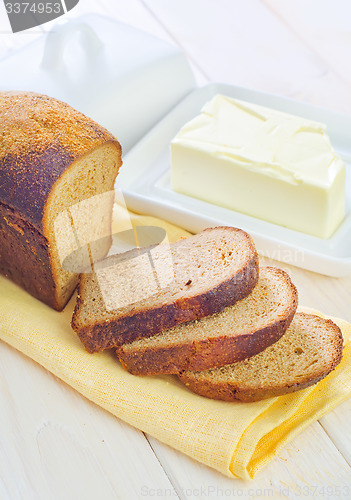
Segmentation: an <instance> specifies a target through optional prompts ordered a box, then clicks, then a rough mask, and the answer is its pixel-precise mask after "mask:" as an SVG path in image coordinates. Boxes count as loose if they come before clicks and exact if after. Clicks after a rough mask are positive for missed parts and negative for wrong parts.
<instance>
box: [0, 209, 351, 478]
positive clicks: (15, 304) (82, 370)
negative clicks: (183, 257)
mask: <svg viewBox="0 0 351 500" xmlns="http://www.w3.org/2000/svg"><path fill="white" fill-rule="evenodd" d="M115 213H116V214H117V209H116V210H115ZM118 215H119V216H120V211H118ZM129 216H130V214H129ZM131 221H132V225H133V226H140V225H153V226H158V227H162V228H164V229H165V230H166V231H167V234H168V239H169V240H170V241H174V240H176V239H179V238H180V237H182V236H187V235H188V233H186V232H185V231H183V230H182V229H180V228H177V227H175V226H172V225H171V224H168V223H166V222H164V221H160V220H159V219H155V218H152V217H145V216H136V215H132V218H131ZM74 302H75V297H73V298H72V300H71V301H70V303H69V304H68V305H67V307H66V308H65V309H64V311H62V312H56V311H54V310H52V309H50V308H49V307H48V306H46V305H45V304H42V303H41V302H39V301H38V300H36V299H35V298H33V297H31V296H30V295H29V294H27V293H26V292H25V291H23V290H22V289H20V288H19V287H17V286H16V285H14V284H13V283H11V282H10V281H8V280H6V279H5V278H3V277H0V338H1V339H2V340H4V341H5V342H7V343H8V344H10V345H11V346H13V347H14V348H16V349H18V350H19V351H21V352H23V353H24V354H26V355H27V356H29V357H30V358H32V359H33V360H35V361H36V362H38V363H40V364H41V365H42V366H43V367H45V368H46V369H47V370H49V371H50V372H51V373H53V374H54V375H56V376H57V377H59V378H60V379H61V380H63V381H64V382H66V383H68V384H69V385H70V386H72V387H73V388H74V389H76V390H77V391H79V392H80V393H81V394H82V395H83V396H85V397H87V398H88V399H90V400H91V401H93V402H94V403H96V404H98V405H99V406H101V407H103V408H105V409H106V410H108V411H109V412H111V413H112V414H114V415H115V416H116V417H118V418H121V419H122V420H124V421H125V422H128V423H129V424H131V425H133V426H135V427H137V428H138V429H140V430H142V431H144V432H146V433H149V434H151V435H152V436H154V437H156V438H157V439H159V440H160V441H163V442H164V443H167V444H168V445H170V446H172V447H174V448H176V449H178V450H180V451H182V452H183V453H186V454H187V455H189V456H190V457H192V458H194V459H195V460H198V461H200V462H202V463H204V464H206V465H208V466H210V467H213V468H214V469H217V470H218V471H220V472H222V473H223V474H225V475H227V476H231V477H240V478H246V479H248V478H253V477H254V475H255V474H256V473H257V472H258V471H259V470H261V469H262V467H264V466H265V465H266V464H267V463H268V462H270V461H271V460H272V459H273V458H274V457H275V456H276V455H277V453H278V452H279V451H280V450H281V449H282V447H283V446H284V445H286V443H287V442H288V441H290V440H291V439H292V438H293V437H294V436H296V435H297V434H298V433H299V432H301V431H302V430H303V429H304V428H305V427H307V426H308V425H309V424H310V423H311V422H313V421H315V420H317V419H319V418H320V417H322V416H323V415H324V414H325V413H326V412H328V411H330V410H331V409H333V408H334V407H335V406H337V405H338V404H339V403H341V402H342V401H344V400H345V399H347V398H348V397H350V395H351V344H350V342H349V339H350V336H351V325H350V324H348V323H347V322H345V321H343V320H340V319H335V318H331V319H333V321H335V322H336V323H337V324H338V325H339V326H340V328H341V330H342V332H343V335H344V339H345V348H344V355H343V359H342V361H341V363H340V365H339V366H338V367H337V368H336V369H335V370H334V371H333V372H332V373H331V374H329V375H328V376H327V377H326V378H325V379H324V380H322V381H321V382H319V383H318V384H317V385H315V386H312V387H310V388H307V389H304V390H302V391H299V392H296V393H293V394H289V395H286V396H280V397H275V398H271V399H267V400H264V401H259V402H256V403H241V402H234V403H227V402H223V401H214V400H210V399H207V398H204V397H202V396H198V395H196V394H193V393H192V392H190V391H189V390H188V389H187V388H186V387H185V386H184V385H183V384H181V383H180V382H179V380H178V379H177V377H175V376H159V377H137V376H133V375H131V374H129V373H128V372H126V371H125V370H123V369H122V367H121V365H120V364H119V362H118V361H117V360H116V358H115V357H114V355H113V354H111V353H110V352H102V353H98V354H89V353H88V352H86V351H85V349H84V347H83V345H82V344H81V342H80V341H79V339H78V337H77V336H76V335H75V333H74V332H73V331H72V329H71V327H70V320H71V316H72V313H73V308H74ZM309 311H310V310H309ZM313 312H315V311H313ZM315 313H316V312H315ZM317 314H319V315H320V316H322V317H325V316H324V315H322V314H321V313H317Z"/></svg>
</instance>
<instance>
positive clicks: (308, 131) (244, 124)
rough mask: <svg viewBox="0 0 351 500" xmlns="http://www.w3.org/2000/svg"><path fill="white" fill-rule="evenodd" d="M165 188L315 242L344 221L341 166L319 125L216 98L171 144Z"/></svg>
mask: <svg viewBox="0 0 351 500" xmlns="http://www.w3.org/2000/svg"><path fill="white" fill-rule="evenodd" d="M171 163H172V167H171V178H172V189H173V190H175V191H177V192H180V193H183V194H186V195H189V196H192V197H196V198H199V199H201V200H205V201H207V202H210V203H214V204H216V205H220V206H222V207H226V208H230V209H232V210H236V211H239V212H243V213H245V214H248V215H251V216H254V217H258V218H260V219H263V220H266V221H269V222H272V223H275V224H279V225H281V226H285V227H287V228H290V229H294V230H296V231H300V232H303V233H307V234H310V235H313V236H317V237H319V238H329V237H330V236H331V235H332V234H333V232H334V231H335V230H336V229H337V227H338V226H339V225H340V223H341V222H342V220H343V218H344V215H345V166H344V164H343V162H342V160H341V159H340V157H339V156H338V155H337V153H336V152H335V150H334V148H333V146H332V144H331V142H330V139H329V137H328V134H327V130H326V127H325V126H324V125H323V124H321V123H317V122H314V121H311V120H308V119H305V118H301V117H298V116H294V115H290V114H287V113H283V112H280V111H276V110H273V109H269V108H265V107H263V106H258V105H255V104H250V103H248V102H244V101H239V100H236V99H232V98H229V97H225V96H222V95H217V96H215V97H214V98H213V99H212V100H211V101H210V102H208V103H206V104H205V106H204V107H203V109H202V112H201V114H200V115H199V116H197V117H195V118H194V119H192V120H191V121H190V122H188V123H187V124H186V125H185V126H184V127H183V128H182V129H181V130H180V131H179V133H178V134H177V135H176V137H175V138H174V140H173V141H172V143H171Z"/></svg>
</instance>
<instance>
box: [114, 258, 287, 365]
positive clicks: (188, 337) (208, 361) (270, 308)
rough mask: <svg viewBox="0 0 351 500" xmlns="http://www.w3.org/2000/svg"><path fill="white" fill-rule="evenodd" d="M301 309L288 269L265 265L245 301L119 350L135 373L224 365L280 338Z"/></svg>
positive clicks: (121, 358) (261, 348) (121, 356)
mask: <svg viewBox="0 0 351 500" xmlns="http://www.w3.org/2000/svg"><path fill="white" fill-rule="evenodd" d="M296 308H297V291H296V288H295V286H294V285H293V283H292V282H291V280H290V278H289V276H288V274H287V273H285V272H284V271H283V270H281V269H278V268H273V267H266V268H262V269H260V277H259V280H258V283H257V285H256V287H255V288H254V290H253V291H252V292H251V294H250V295H249V296H248V297H246V298H244V299H243V300H241V301H240V302H237V303H236V304H234V305H233V306H230V307H227V308H226V309H225V310H224V311H222V312H220V313H218V314H215V315H213V316H209V317H206V318H203V319H201V320H199V321H195V322H191V323H186V324H183V325H178V326H176V327H175V328H172V329H170V330H168V331H165V332H162V333H159V334H158V335H156V336H153V337H150V338H148V339H142V340H137V341H135V342H132V343H130V344H125V345H123V346H121V347H119V348H118V349H117V355H118V357H119V359H120V361H121V363H122V365H123V366H124V367H125V368H126V369H127V370H128V371H130V372H131V373H133V374H135V375H156V374H161V373H163V374H171V373H173V374H175V373H179V372H181V371H183V370H206V369H207V368H212V367H214V366H223V365H226V364H229V363H234V362H237V361H239V360H242V359H245V358H247V357H249V356H253V355H255V354H257V353H258V352H260V351H262V350H263V349H265V348H266V347H268V346H270V345H271V344H272V343H274V342H276V341H277V340H278V339H279V338H280V337H281V336H282V335H283V333H284V332H285V330H286V329H287V328H288V326H289V324H290V323H291V320H292V318H293V316H294V314H295V311H296Z"/></svg>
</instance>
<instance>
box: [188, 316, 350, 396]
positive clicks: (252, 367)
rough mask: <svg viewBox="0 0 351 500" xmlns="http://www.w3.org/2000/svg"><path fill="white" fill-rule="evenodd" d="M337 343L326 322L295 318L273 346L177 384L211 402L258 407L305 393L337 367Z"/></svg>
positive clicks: (335, 328) (193, 374)
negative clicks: (237, 402) (276, 398)
mask: <svg viewBox="0 0 351 500" xmlns="http://www.w3.org/2000/svg"><path fill="white" fill-rule="evenodd" d="M342 349H343V338H342V334H341V331H340V329H339V327H338V326H337V325H336V324H335V323H333V322H332V321H331V320H328V319H322V318H320V317H319V316H314V315H311V314H304V313H297V314H296V315H295V317H294V319H293V321H292V323H291V325H290V327H289V329H288V330H287V331H286V332H285V334H284V335H283V336H282V337H281V339H280V340H278V342H276V343H275V344H273V345H272V346H270V347H268V348H267V349H265V350H264V351H262V352H261V353H259V354H257V355H256V356H253V357H251V358H248V359H245V360H244V361H240V362H239V363H235V364H230V365H226V366H223V367H221V368H214V369H210V370H205V371H185V372H183V373H182V374H180V375H179V377H180V380H181V381H182V382H183V383H184V384H186V386H187V387H189V389H191V390H192V391H194V392H196V393H197V394H200V395H201V396H206V397H208V398H212V399H221V400H224V401H235V400H241V401H247V402H249V401H259V400H261V399H266V398H270V397H273V396H280V395H283V394H287V393H290V392H294V391H297V390H300V389H304V388H306V387H309V386H310V385H312V384H315V383H317V382H318V381H319V380H321V379H323V378H324V377H326V375H328V373H330V372H331V371H332V370H334V368H335V367H336V366H337V365H338V363H340V361H341V357H342Z"/></svg>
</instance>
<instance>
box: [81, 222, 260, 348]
mask: <svg viewBox="0 0 351 500" xmlns="http://www.w3.org/2000/svg"><path fill="white" fill-rule="evenodd" d="M100 264H101V265H100V267H99V265H97V266H96V268H95V271H96V272H95V273H90V274H82V276H81V280H80V284H79V290H78V299H77V305H76V308H75V311H74V315H73V319H72V327H73V329H74V330H75V331H76V332H77V334H78V335H79V337H80V339H81V341H82V342H83V344H84V346H85V347H86V349H87V350H88V351H90V352H96V351H100V350H102V349H106V348H112V347H117V346H119V345H122V344H124V343H127V342H132V341H134V340H136V339H139V338H144V337H150V336H152V335H155V334H157V333H159V332H161V331H163V330H166V329H168V328H172V327H173V326H175V325H177V324H179V323H184V322H187V321H191V320H196V319H199V318H202V317H204V316H208V315H212V314H214V313H217V312H219V311H222V310H223V309H224V308H225V307H227V306H228V305H232V304H234V303H235V302H237V301H238V300H241V299H243V298H244V297H246V296H247V295H248V294H249V293H250V292H251V290H252V289H253V288H254V286H255V285H256V283H257V280H258V257H257V252H256V249H255V246H254V243H253V241H252V239H251V238H250V236H249V235H248V234H247V233H246V232H244V231H242V230H240V229H236V228H232V227H217V228H212V229H205V230H204V231H202V232H201V233H199V234H197V235H194V236H191V237H189V238H186V239H182V240H179V241H177V242H175V243H172V244H170V245H163V244H161V245H157V246H156V247H151V248H149V249H146V250H145V249H144V250H138V249H135V250H132V251H130V252H127V253H125V254H121V255H115V256H112V257H108V258H107V259H105V260H104V261H102V263H100ZM170 273H172V276H170ZM170 278H171V279H170ZM162 284H165V286H162ZM137 290H139V292H140V293H139V294H138V293H136V291H137ZM142 297H144V298H142Z"/></svg>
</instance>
